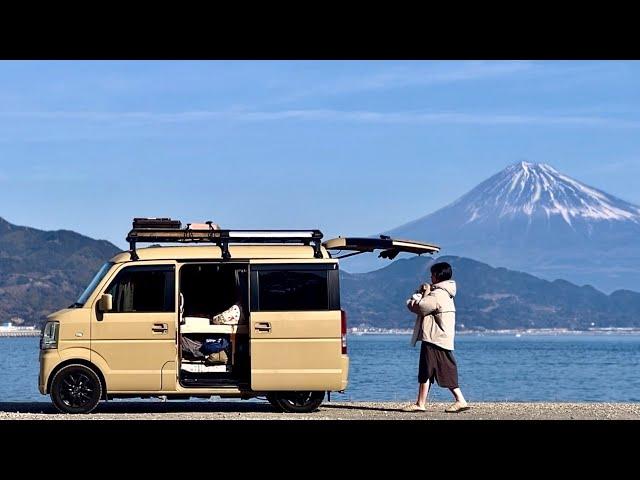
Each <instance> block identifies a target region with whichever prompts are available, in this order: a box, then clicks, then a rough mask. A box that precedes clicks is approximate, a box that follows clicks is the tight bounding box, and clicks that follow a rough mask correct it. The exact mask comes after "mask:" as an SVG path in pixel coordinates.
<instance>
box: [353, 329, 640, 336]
mask: <svg viewBox="0 0 640 480" xmlns="http://www.w3.org/2000/svg"><path fill="white" fill-rule="evenodd" d="M412 333H413V330H409V329H406V330H403V329H382V328H371V329H358V330H350V331H349V334H350V335H356V336H360V335H411V334H412ZM456 335H516V336H521V335H640V328H613V327H612V328H590V329H588V330H569V329H567V328H540V329H532V328H530V329H502V330H488V329H487V330H466V329H465V330H457V331H456Z"/></svg>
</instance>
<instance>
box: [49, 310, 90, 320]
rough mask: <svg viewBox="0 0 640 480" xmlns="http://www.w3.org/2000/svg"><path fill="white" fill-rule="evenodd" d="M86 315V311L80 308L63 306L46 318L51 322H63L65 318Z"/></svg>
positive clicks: (69, 318)
mask: <svg viewBox="0 0 640 480" xmlns="http://www.w3.org/2000/svg"><path fill="white" fill-rule="evenodd" d="M86 315H87V313H86V311H85V310H84V309H82V308H63V309H62V310H58V311H57V312H53V313H51V314H49V315H47V320H48V321H52V322H53V321H55V322H64V321H65V320H67V321H68V320H71V319H76V318H79V317H83V316H86Z"/></svg>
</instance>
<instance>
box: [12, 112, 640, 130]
mask: <svg viewBox="0 0 640 480" xmlns="http://www.w3.org/2000/svg"><path fill="white" fill-rule="evenodd" d="M2 118H4V119H16V118H23V119H33V120H56V121H61V120H69V121H83V122H99V123H112V124H114V126H118V125H119V124H122V123H125V124H134V125H135V124H145V123H188V122H206V121H216V120H225V121H238V122H243V121H245V122H277V121H287V120H300V121H329V122H354V123H379V124H460V125H480V126H482V125H485V126H492V125H496V126H499V125H540V126H562V125H566V126H582V127H608V128H638V127H640V121H638V120H630V119H623V118H616V117H607V116H594V115H552V114H545V115H531V114H496V113H490V112H489V113H482V112H480V113H464V112H416V111H400V112H380V111H369V110H333V109H290V110H272V111H253V110H213V111H188V112H172V113H169V112H68V111H67V112H65V111H53V112H0V119H2Z"/></svg>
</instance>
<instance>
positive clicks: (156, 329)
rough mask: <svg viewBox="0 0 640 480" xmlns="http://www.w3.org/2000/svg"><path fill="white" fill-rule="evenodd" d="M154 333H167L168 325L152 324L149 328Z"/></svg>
mask: <svg viewBox="0 0 640 480" xmlns="http://www.w3.org/2000/svg"><path fill="white" fill-rule="evenodd" d="M151 330H153V331H154V332H155V333H167V331H168V330H169V325H168V324H166V323H154V324H153V327H151Z"/></svg>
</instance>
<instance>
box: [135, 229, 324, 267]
mask: <svg viewBox="0 0 640 480" xmlns="http://www.w3.org/2000/svg"><path fill="white" fill-rule="evenodd" d="M322 237H323V235H322V232H321V231H320V230H215V229H212V228H209V229H208V230H192V229H189V228H185V229H172V228H133V229H132V230H131V231H130V232H129V234H128V235H127V242H129V246H130V249H131V259H132V260H137V259H138V254H137V253H136V244H137V243H213V244H215V245H217V246H219V247H220V248H221V249H222V258H223V259H225V260H228V259H230V258H231V254H230V253H229V245H230V244H237V243H280V244H283V243H284V244H286V243H302V244H303V245H313V251H314V257H315V258H322V251H321V248H320V247H321V245H322Z"/></svg>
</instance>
